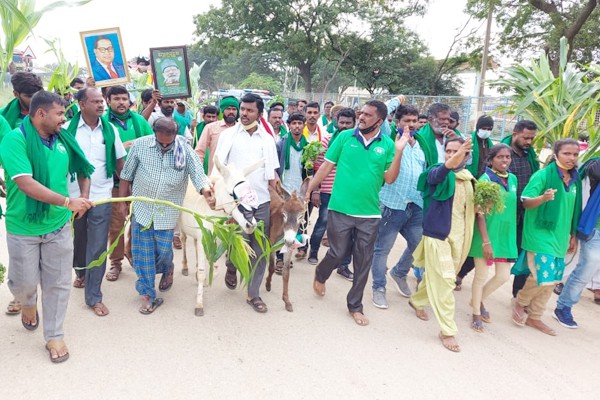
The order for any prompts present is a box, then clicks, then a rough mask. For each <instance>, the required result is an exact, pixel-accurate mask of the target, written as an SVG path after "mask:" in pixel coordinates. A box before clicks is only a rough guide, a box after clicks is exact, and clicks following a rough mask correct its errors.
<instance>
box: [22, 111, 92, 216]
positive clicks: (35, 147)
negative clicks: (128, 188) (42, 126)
mask: <svg viewBox="0 0 600 400" xmlns="http://www.w3.org/2000/svg"><path fill="white" fill-rule="evenodd" d="M22 129H23V130H24V131H25V141H26V147H27V148H26V150H27V158H29V161H30V162H31V169H32V171H33V179H34V180H36V181H37V182H39V183H40V184H41V185H43V186H45V187H48V185H49V173H48V167H49V166H48V162H47V160H46V157H44V154H45V152H44V148H43V146H44V145H43V144H42V141H41V140H40V135H39V134H38V132H37V130H36V129H35V127H34V126H33V124H32V123H31V120H30V118H29V116H26V117H25V119H23V124H22ZM58 137H59V139H60V141H61V143H62V144H63V146H64V147H65V150H66V152H67V155H68V156H69V173H70V174H71V175H72V176H73V175H75V174H81V175H83V176H85V177H86V178H89V177H90V176H91V175H92V172H94V166H93V165H92V164H90V163H89V162H88V160H87V159H86V158H85V155H84V154H83V152H82V151H81V148H80V147H79V145H78V144H77V140H75V136H72V135H71V134H70V133H69V132H67V131H66V130H64V129H61V130H60V133H59V134H58ZM25 207H26V208H25V209H26V212H27V218H28V219H29V220H30V221H31V222H37V221H39V220H40V219H42V218H44V217H45V215H46V214H47V213H48V209H49V208H50V205H49V204H48V203H43V202H41V201H37V200H36V199H34V198H32V197H29V196H27V199H26V206H25Z"/></svg>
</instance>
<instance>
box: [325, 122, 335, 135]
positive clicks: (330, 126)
mask: <svg viewBox="0 0 600 400" xmlns="http://www.w3.org/2000/svg"><path fill="white" fill-rule="evenodd" d="M325 130H326V131H327V133H330V134H332V135H333V133H334V132H336V131H337V129H336V127H335V123H334V121H331V122H330V123H329V124H328V125H327V128H326V129H325Z"/></svg>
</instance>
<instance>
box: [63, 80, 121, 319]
mask: <svg viewBox="0 0 600 400" xmlns="http://www.w3.org/2000/svg"><path fill="white" fill-rule="evenodd" d="M77 99H78V102H79V107H80V109H81V111H79V112H77V113H76V114H75V115H74V116H73V118H72V119H71V120H70V121H69V122H67V123H66V124H65V126H64V127H65V129H66V130H67V132H69V133H70V134H71V135H73V137H75V139H76V140H77V143H78V144H79V147H81V150H82V151H83V154H85V156H86V158H87V159H88V161H89V162H90V163H91V164H92V165H93V166H94V173H93V174H92V176H91V185H90V190H89V196H88V198H89V199H90V200H91V201H97V200H101V199H105V198H109V197H110V196H111V193H112V189H113V185H114V180H113V176H114V175H115V174H116V175H117V176H119V174H120V173H121V169H122V168H123V163H124V160H125V155H126V154H127V153H126V152H125V148H124V147H123V143H122V142H121V138H120V137H119V132H118V131H117V129H116V128H115V127H114V126H113V125H112V124H111V123H110V122H108V118H107V117H106V116H104V115H103V114H104V99H103V98H102V93H101V92H100V90H98V89H95V88H84V89H81V90H80V91H79V92H77ZM68 188H69V194H70V197H79V196H80V190H79V187H78V185H77V183H76V182H70V183H69V186H68ZM111 210H112V204H111V203H107V204H101V205H99V206H96V207H94V208H92V209H90V210H89V211H88V212H87V213H85V214H84V215H83V217H82V218H80V219H78V220H75V222H74V238H73V246H74V249H75V251H74V255H73V267H74V268H75V273H76V276H77V278H76V279H75V282H74V283H73V286H75V287H77V288H82V287H85V303H86V304H87V306H88V307H90V308H91V309H92V310H93V311H94V313H95V314H96V315H98V316H105V315H108V313H109V311H108V308H107V307H106V305H104V303H103V302H102V298H103V296H102V290H101V285H102V277H103V275H104V272H105V271H106V260H104V262H102V264H101V265H99V266H97V267H94V268H86V267H87V266H88V265H90V263H91V262H92V261H94V260H97V259H99V258H100V255H101V254H102V253H103V252H104V251H106V240H107V238H108V228H109V225H110V215H111Z"/></svg>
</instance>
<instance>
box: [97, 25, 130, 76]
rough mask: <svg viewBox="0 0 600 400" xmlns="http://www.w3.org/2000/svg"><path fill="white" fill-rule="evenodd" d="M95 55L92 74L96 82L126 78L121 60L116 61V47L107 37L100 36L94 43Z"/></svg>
mask: <svg viewBox="0 0 600 400" xmlns="http://www.w3.org/2000/svg"><path fill="white" fill-rule="evenodd" d="M94 55H95V56H96V57H95V59H94V60H92V72H93V75H94V79H95V80H96V82H98V81H105V80H108V79H118V78H123V77H124V76H125V67H124V66H123V64H122V63H121V62H118V61H119V60H117V61H115V47H114V45H113V43H112V41H111V40H110V39H109V38H108V37H107V36H98V38H97V39H96V41H95V42H94ZM121 61H122V60H121Z"/></svg>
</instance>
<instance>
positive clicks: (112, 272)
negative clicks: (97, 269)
mask: <svg viewBox="0 0 600 400" xmlns="http://www.w3.org/2000/svg"><path fill="white" fill-rule="evenodd" d="M119 275H121V267H117V266H114V267H110V269H109V270H108V273H107V274H106V280H107V281H111V282H114V281H116V280H117V279H119Z"/></svg>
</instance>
